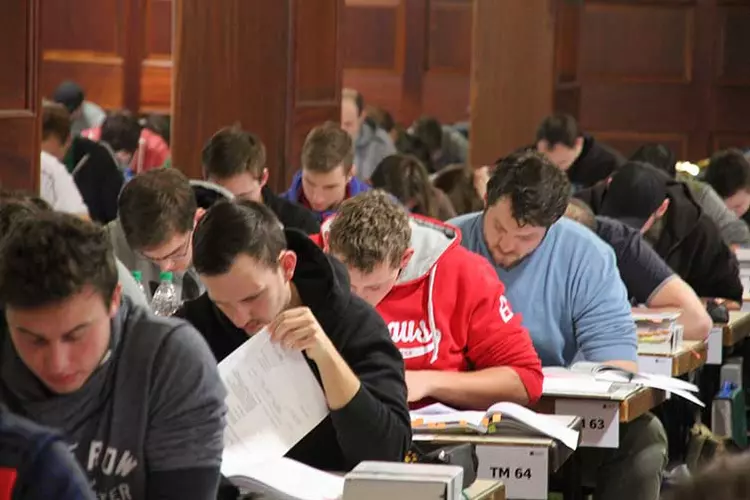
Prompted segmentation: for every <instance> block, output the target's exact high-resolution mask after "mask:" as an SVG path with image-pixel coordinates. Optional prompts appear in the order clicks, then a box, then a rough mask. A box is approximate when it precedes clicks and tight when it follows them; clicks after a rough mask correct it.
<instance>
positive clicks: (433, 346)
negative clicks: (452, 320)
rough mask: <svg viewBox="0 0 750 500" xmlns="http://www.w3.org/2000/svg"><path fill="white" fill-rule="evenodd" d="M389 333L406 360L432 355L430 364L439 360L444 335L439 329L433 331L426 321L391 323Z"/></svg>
mask: <svg viewBox="0 0 750 500" xmlns="http://www.w3.org/2000/svg"><path fill="white" fill-rule="evenodd" d="M388 331H389V332H390V334H391V340H393V343H394V344H396V346H398V348H399V351H401V356H402V357H403V358H404V359H412V358H419V357H422V356H426V355H428V354H430V355H431V356H430V363H434V362H435V361H436V360H437V358H438V354H439V352H440V340H441V337H442V335H441V333H440V330H438V329H437V328H435V329H434V330H432V329H431V328H430V327H429V326H428V325H427V322H426V321H425V320H419V321H415V320H409V321H391V322H389V323H388Z"/></svg>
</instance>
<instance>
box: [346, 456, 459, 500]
mask: <svg viewBox="0 0 750 500" xmlns="http://www.w3.org/2000/svg"><path fill="white" fill-rule="evenodd" d="M463 481H464V471H463V469H462V468H461V467H458V466H455V465H432V464H407V463H396V462H367V461H365V462H361V463H360V464H359V465H358V466H357V467H355V468H354V470H352V471H351V472H350V473H348V474H347V475H346V477H345V482H344V496H343V500H382V499H384V498H386V499H396V498H408V499H409V500H461V496H462V493H463Z"/></svg>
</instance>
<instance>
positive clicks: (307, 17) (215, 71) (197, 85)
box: [172, 0, 343, 191]
mask: <svg viewBox="0 0 750 500" xmlns="http://www.w3.org/2000/svg"><path fill="white" fill-rule="evenodd" d="M175 6H176V13H175V43H174V55H173V58H174V75H173V76H174V79H175V85H174V94H173V95H174V101H173V113H172V115H173V118H172V124H173V126H172V152H173V158H174V165H175V166H177V167H178V168H180V169H182V170H184V171H185V172H186V173H187V174H188V175H189V176H191V177H199V176H200V175H201V165H200V151H201V149H202V147H203V145H204V144H205V142H206V141H207V140H208V139H209V138H210V136H211V135H212V134H213V133H214V132H215V131H216V130H217V129H218V128H220V127H223V126H227V125H231V124H234V123H240V124H241V125H242V126H243V127H244V128H246V129H248V130H251V131H253V132H255V133H257V134H258V135H259V137H260V138H261V139H262V140H263V142H264V143H265V145H266V150H267V153H268V168H269V170H270V171H271V185H272V187H273V188H275V189H276V190H278V191H281V190H283V189H285V188H286V187H287V186H288V184H289V181H290V180H291V177H292V175H293V174H294V171H295V170H296V166H297V165H298V157H299V149H300V148H301V144H302V141H303V139H304V136H305V135H306V134H307V132H308V131H309V129H310V128H311V127H312V126H314V125H317V124H318V123H321V122H323V121H325V120H338V118H339V106H340V96H341V63H340V59H341V57H340V50H339V41H340V38H341V37H340V33H339V31H338V30H339V27H340V22H339V21H340V15H341V12H342V8H343V2H341V1H339V0H335V1H331V0H283V1H282V0H277V1H274V2H268V1H266V0H214V1H213V2H211V3H210V4H209V3H207V2H205V0H182V1H180V2H177V3H176V4H175ZM237 19H244V20H246V21H245V22H243V23H242V25H238V23H237V22H236V21H237ZM322 32H325V33H326V35H321V34H320V33H322ZM324 59H325V60H326V61H325V63H322V62H321V61H323V60H324ZM238 61H242V63H241V64H238ZM259 68H262V70H259Z"/></svg>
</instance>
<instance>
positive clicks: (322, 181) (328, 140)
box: [282, 122, 380, 221]
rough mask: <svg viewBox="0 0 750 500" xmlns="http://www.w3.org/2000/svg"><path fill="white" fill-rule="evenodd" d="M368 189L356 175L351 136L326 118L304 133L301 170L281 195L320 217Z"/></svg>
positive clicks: (334, 210)
mask: <svg viewBox="0 0 750 500" xmlns="http://www.w3.org/2000/svg"><path fill="white" fill-rule="evenodd" d="M378 161H380V160H378ZM375 165H377V163H376V164H375ZM375 165H373V167H372V168H373V169H375ZM368 189H370V187H369V186H368V185H367V184H365V183H364V182H362V181H361V180H359V178H358V177H357V176H356V175H355V168H354V145H353V143H352V138H351V137H350V136H349V134H347V133H346V132H345V131H344V130H342V129H341V127H339V126H338V125H336V124H335V123H333V122H326V123H324V124H323V125H319V126H317V127H315V128H314V129H312V130H311V131H310V133H309V134H308V135H307V138H306V139H305V143H304V145H303V146H302V170H301V171H299V172H297V173H296V174H295V175H294V179H292V185H291V186H290V187H289V190H288V191H287V192H286V193H284V194H283V195H282V196H283V197H284V198H286V199H287V200H289V201H293V202H295V203H299V204H300V205H302V206H304V207H306V208H309V209H311V210H312V211H313V212H315V214H316V216H317V217H318V220H319V221H323V220H324V219H326V218H327V217H330V216H331V215H332V214H333V213H335V212H336V210H337V209H338V207H339V205H340V204H341V202H343V201H344V200H346V199H347V198H350V197H352V196H356V195H357V194H359V193H361V192H363V191H367V190H368Z"/></svg>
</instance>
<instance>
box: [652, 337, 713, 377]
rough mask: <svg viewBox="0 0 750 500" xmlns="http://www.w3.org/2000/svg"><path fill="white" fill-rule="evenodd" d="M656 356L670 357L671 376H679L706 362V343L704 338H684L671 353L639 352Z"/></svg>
mask: <svg viewBox="0 0 750 500" xmlns="http://www.w3.org/2000/svg"><path fill="white" fill-rule="evenodd" d="M638 356H639V357H640V356H644V357H645V356H649V357H651V356H653V357H656V358H672V376H673V377H679V376H681V375H685V374H686V373H690V372H694V371H695V370H697V369H698V368H700V367H701V366H703V365H705V364H706V360H707V359H708V343H707V342H706V341H705V340H684V341H683V342H682V345H681V346H680V348H679V349H677V350H676V351H675V352H673V353H671V354H639V355H638Z"/></svg>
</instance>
